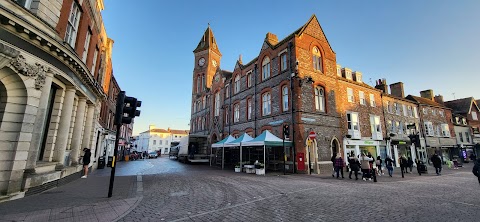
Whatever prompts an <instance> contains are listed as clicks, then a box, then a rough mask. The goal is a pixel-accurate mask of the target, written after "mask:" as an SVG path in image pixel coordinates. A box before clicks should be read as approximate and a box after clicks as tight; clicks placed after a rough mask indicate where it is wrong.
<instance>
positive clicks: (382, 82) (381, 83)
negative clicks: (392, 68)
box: [375, 79, 388, 94]
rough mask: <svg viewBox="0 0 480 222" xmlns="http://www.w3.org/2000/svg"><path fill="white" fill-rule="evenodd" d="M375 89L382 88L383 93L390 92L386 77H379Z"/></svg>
mask: <svg viewBox="0 0 480 222" xmlns="http://www.w3.org/2000/svg"><path fill="white" fill-rule="evenodd" d="M375 89H379V90H382V92H383V93H385V94H388V85H387V80H386V79H379V80H377V81H376V84H375Z"/></svg>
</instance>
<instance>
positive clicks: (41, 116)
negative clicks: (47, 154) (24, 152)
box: [25, 72, 54, 173]
mask: <svg viewBox="0 0 480 222" xmlns="http://www.w3.org/2000/svg"><path fill="white" fill-rule="evenodd" d="M52 79H53V73H51V72H46V73H45V85H44V86H43V87H42V95H41V97H40V103H39V106H38V111H37V115H36V118H35V123H34V125H33V127H34V128H33V132H32V142H31V143H30V149H29V151H28V157H27V165H26V167H25V172H26V173H35V166H36V164H37V160H38V155H39V152H40V145H41V144H42V139H43V136H44V135H43V134H44V133H45V127H46V126H47V115H48V113H47V112H48V100H49V99H50V97H51V95H50V90H51V89H52ZM52 102H54V101H52ZM44 145H46V144H44Z"/></svg>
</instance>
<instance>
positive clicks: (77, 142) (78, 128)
mask: <svg viewBox="0 0 480 222" xmlns="http://www.w3.org/2000/svg"><path fill="white" fill-rule="evenodd" d="M86 106H87V99H86V98H80V99H78V105H77V115H76V116H75V125H74V127H73V135H72V153H71V155H70V158H71V160H72V163H73V165H77V164H78V156H79V155H78V154H79V153H80V152H81V150H82V132H83V121H84V120H85V108H86Z"/></svg>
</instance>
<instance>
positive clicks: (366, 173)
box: [359, 153, 373, 181]
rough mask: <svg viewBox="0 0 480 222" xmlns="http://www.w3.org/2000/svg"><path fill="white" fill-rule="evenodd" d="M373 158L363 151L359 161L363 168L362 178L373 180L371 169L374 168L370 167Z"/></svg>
mask: <svg viewBox="0 0 480 222" xmlns="http://www.w3.org/2000/svg"><path fill="white" fill-rule="evenodd" d="M372 160H373V159H372V158H370V157H368V156H366V155H365V153H362V156H361V157H360V159H359V161H360V166H361V168H362V179H363V180H364V181H366V180H367V178H368V180H372V178H371V177H372V176H371V175H370V170H371V169H372V168H371V167H370V161H372Z"/></svg>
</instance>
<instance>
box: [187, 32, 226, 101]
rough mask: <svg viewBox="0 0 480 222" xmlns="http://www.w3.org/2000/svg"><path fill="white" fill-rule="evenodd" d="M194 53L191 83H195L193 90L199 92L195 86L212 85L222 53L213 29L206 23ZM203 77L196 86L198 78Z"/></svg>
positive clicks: (204, 86)
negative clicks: (206, 25)
mask: <svg viewBox="0 0 480 222" xmlns="http://www.w3.org/2000/svg"><path fill="white" fill-rule="evenodd" d="M193 54H194V55H195V68H194V69H193V70H194V71H193V78H194V79H193V83H194V84H195V86H194V90H193V92H194V93H195V94H196V93H199V92H198V91H197V88H200V89H202V88H210V86H211V85H212V80H213V76H214V75H215V73H216V72H217V69H218V68H219V67H220V59H221V58H222V53H221V52H220V50H219V49H218V45H217V40H216V39H215V36H214V35H213V31H212V29H211V28H210V24H208V27H207V29H206V30H205V32H204V34H203V36H202V38H201V39H200V41H199V42H198V45H197V47H196V48H195V50H193ZM199 78H200V79H202V78H203V79H204V81H201V82H200V83H199V84H200V85H201V86H197V84H198V83H197V81H198V79H199Z"/></svg>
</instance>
